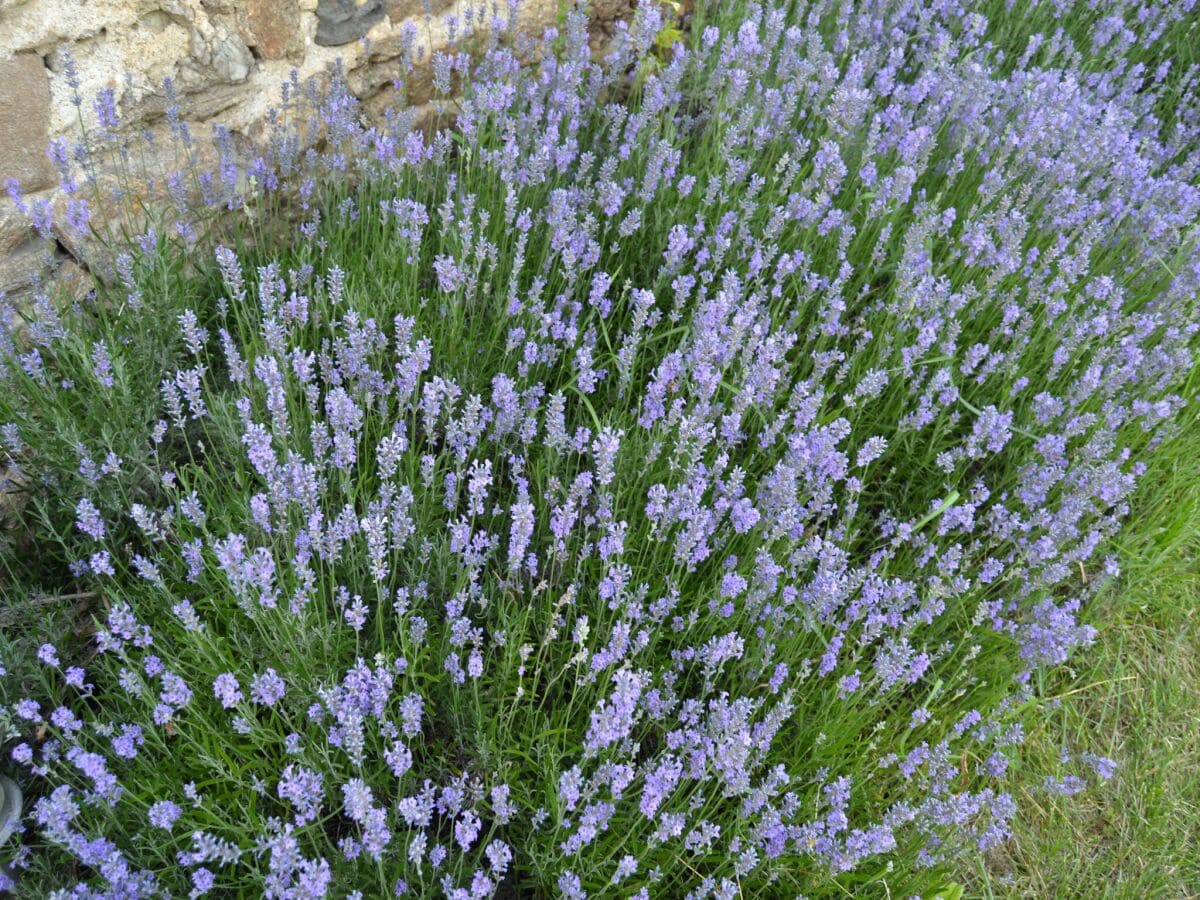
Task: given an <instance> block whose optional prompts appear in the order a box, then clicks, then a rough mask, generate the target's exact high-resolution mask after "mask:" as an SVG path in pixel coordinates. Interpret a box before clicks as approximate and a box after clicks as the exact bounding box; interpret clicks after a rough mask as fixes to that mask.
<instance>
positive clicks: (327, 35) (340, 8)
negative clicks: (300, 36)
mask: <svg viewBox="0 0 1200 900" xmlns="http://www.w3.org/2000/svg"><path fill="white" fill-rule="evenodd" d="M383 17H384V11H383V0H319V2H318V3H317V36H316V42H317V43H318V44H320V45H321V46H322V47H336V46H338V45H340V44H349V43H350V42H351V41H356V40H358V39H359V38H361V37H362V36H363V35H364V34H366V33H367V32H368V31H370V30H371V26H373V25H374V24H375V23H377V22H381V21H383Z"/></svg>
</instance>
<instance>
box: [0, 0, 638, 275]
mask: <svg viewBox="0 0 1200 900" xmlns="http://www.w3.org/2000/svg"><path fill="white" fill-rule="evenodd" d="M635 2H636V0H590V2H589V0H521V2H520V3H519V4H518V6H517V11H516V15H517V22H518V25H519V27H520V28H522V29H523V30H527V31H531V32H535V33H540V31H541V30H542V29H543V28H544V27H545V26H547V25H549V24H552V23H553V22H554V21H555V20H556V18H557V17H558V16H559V15H561V14H562V13H563V12H564V11H566V10H567V9H569V8H571V7H576V6H579V7H586V8H587V10H588V12H589V14H590V15H591V17H592V33H593V41H594V45H595V46H596V47H598V46H599V45H601V44H603V43H604V41H605V40H606V37H607V36H608V35H611V29H612V26H613V24H614V23H615V21H616V20H617V19H618V18H620V17H622V16H625V15H628V13H629V12H630V9H631V8H632V6H633V5H634V4H635ZM497 8H499V10H500V11H501V12H502V13H503V14H504V15H507V14H508V0H499V2H498V3H497V2H496V0H486V2H485V3H483V4H480V3H478V2H470V0H459V2H454V0H433V2H430V0H0V183H3V182H5V181H7V180H8V179H9V178H16V179H18V180H19V182H20V185H21V192H22V193H23V194H24V195H25V197H26V199H27V200H37V199H46V200H48V201H49V202H50V204H51V205H52V206H53V207H54V208H55V209H56V211H59V212H61V211H62V208H63V206H64V205H65V202H66V195H65V194H64V192H63V191H62V190H61V188H60V185H59V181H60V176H59V173H58V171H57V170H56V168H55V166H54V165H53V164H52V162H51V159H50V158H49V157H48V155H47V152H46V149H47V145H48V142H50V141H51V140H52V139H55V138H64V139H66V140H67V141H68V142H69V144H74V143H75V142H77V141H78V140H79V139H80V136H81V133H82V132H81V128H82V129H83V131H86V132H87V133H88V134H90V135H93V136H94V135H96V134H97V132H98V131H99V129H100V126H101V122H100V121H99V120H98V113H97V111H96V109H94V108H93V103H92V99H93V98H94V97H95V96H96V94H97V92H98V91H102V90H107V91H111V92H112V93H111V96H112V100H113V104H114V106H115V111H116V113H117V114H118V116H119V122H120V133H119V134H118V135H117V136H116V137H115V138H113V139H111V140H110V142H109V146H110V148H111V147H112V146H115V145H120V144H122V143H123V144H124V145H125V146H129V145H132V144H133V142H134V141H135V140H137V141H140V140H141V138H142V137H143V136H144V134H145V133H146V132H149V133H150V134H151V135H153V134H155V133H156V132H157V133H163V134H165V133H166V131H167V122H166V118H165V112H166V110H167V108H168V100H167V98H166V97H165V96H164V91H163V84H164V79H167V78H169V79H171V82H172V84H173V85H174V88H175V91H176V92H177V99H176V101H175V102H176V103H177V104H178V108H179V114H180V116H181V117H182V119H183V120H184V121H186V122H188V123H189V125H190V126H191V128H190V131H191V132H192V134H193V135H194V136H195V138H196V140H197V141H198V142H199V143H200V145H201V146H200V147H199V148H198V149H197V152H198V153H199V154H201V155H203V153H204V150H205V141H207V142H208V144H207V146H208V149H211V137H210V136H209V135H211V125H210V123H211V122H221V123H222V124H225V125H227V126H229V128H230V129H231V130H232V132H233V135H234V138H235V140H236V141H237V142H238V143H239V145H241V146H243V147H244V146H247V145H251V146H252V145H253V144H255V143H259V142H261V141H262V140H263V139H264V136H265V134H266V122H267V120H268V116H269V114H270V110H271V109H272V107H277V106H278V105H279V101H280V88H281V85H282V83H284V82H285V81H289V80H291V78H292V75H293V72H295V73H296V75H297V76H298V78H299V80H300V81H301V82H303V81H305V80H307V79H308V78H309V77H310V76H322V75H323V74H324V73H327V72H328V70H329V69H330V67H331V66H333V65H334V64H335V62H337V61H339V60H340V62H341V64H342V65H343V66H344V69H345V71H346V72H347V75H348V79H347V80H348V83H349V85H350V87H351V89H352V90H353V91H354V92H355V93H356V94H358V95H359V96H360V97H363V98H364V99H366V100H367V101H368V102H367V109H368V110H370V109H379V108H380V107H381V106H382V105H383V104H382V102H381V101H382V99H383V97H384V94H385V91H386V86H387V85H389V84H390V83H391V79H392V78H393V77H394V74H395V70H397V69H398V57H400V55H401V53H402V52H403V51H404V49H405V45H404V41H403V37H402V36H403V35H404V34H405V33H406V32H407V33H408V34H410V35H411V34H412V33H413V30H414V28H415V38H416V47H417V52H418V53H420V54H422V56H423V58H424V59H426V60H427V59H429V57H430V55H431V53H432V51H436V50H437V49H439V48H440V47H443V46H445V45H446V44H447V42H448V40H449V34H448V29H449V27H450V26H449V24H448V22H447V19H448V18H449V17H457V18H458V19H459V20H460V21H461V20H462V19H463V18H464V16H466V17H473V18H474V19H475V21H476V22H480V21H484V19H483V18H481V17H480V13H479V11H480V10H482V11H483V13H484V14H486V16H487V20H488V21H490V17H491V14H492V11H493V10H495V9H497ZM420 92H421V91H420V89H419V88H418V90H417V93H418V94H420ZM77 96H80V97H82V98H83V102H82V103H81V104H80V105H78V106H77V105H76V103H75V98H76V97H77ZM408 99H409V101H410V102H413V103H418V104H419V103H425V102H427V101H428V100H429V97H428V96H413V94H412V93H411V92H410V94H409V97H408ZM167 143H169V142H167V141H157V142H153V143H151V144H150V145H149V146H164V145H166V144H167ZM145 146H147V145H146V144H145V143H144V142H142V143H140V144H139V147H140V149H139V151H138V159H139V160H141V161H142V163H143V164H144V165H149V166H151V167H153V166H154V165H155V161H154V160H153V159H151V160H149V161H147V160H146V151H145V149H144V148H145ZM55 235H56V237H57V238H58V240H57V242H54V243H55V246H54V247H50V248H49V249H48V244H49V243H50V242H47V241H46V240H41V239H38V238H37V235H36V233H35V232H34V231H33V230H32V228H31V226H30V224H29V222H28V221H27V216H25V215H23V214H22V213H20V212H19V211H18V209H17V208H16V207H15V205H14V202H13V201H12V200H11V199H10V198H9V197H8V196H7V195H4V194H0V291H5V292H7V293H8V294H9V296H10V297H11V296H14V295H19V294H21V293H27V292H29V291H30V289H31V287H32V286H33V285H34V284H35V282H36V280H37V278H39V277H40V276H39V273H40V272H43V271H44V270H46V269H47V268H49V269H50V270H53V269H58V270H59V271H60V272H64V271H65V272H72V271H75V270H76V269H77V265H76V262H77V261H74V260H72V253H73V252H75V251H76V249H77V248H75V247H73V246H72V242H71V241H70V240H69V239H68V238H66V236H65V235H64V234H62V233H60V232H58V231H57V230H56V232H55Z"/></svg>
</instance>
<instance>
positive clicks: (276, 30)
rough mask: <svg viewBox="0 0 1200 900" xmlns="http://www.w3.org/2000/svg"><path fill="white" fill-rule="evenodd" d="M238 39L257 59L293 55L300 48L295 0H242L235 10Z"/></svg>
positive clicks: (298, 16)
mask: <svg viewBox="0 0 1200 900" xmlns="http://www.w3.org/2000/svg"><path fill="white" fill-rule="evenodd" d="M239 12H240V17H239V20H238V21H239V22H240V24H241V27H242V38H243V39H244V40H245V41H246V43H247V44H249V45H250V46H251V47H253V48H254V50H255V52H256V53H257V54H258V56H259V57H260V58H261V59H284V58H295V57H296V56H297V55H298V54H302V53H303V51H304V33H303V32H302V31H301V29H300V8H299V7H298V6H297V5H296V2H295V0H246V2H245V3H244V4H242V6H241V8H240V9H239Z"/></svg>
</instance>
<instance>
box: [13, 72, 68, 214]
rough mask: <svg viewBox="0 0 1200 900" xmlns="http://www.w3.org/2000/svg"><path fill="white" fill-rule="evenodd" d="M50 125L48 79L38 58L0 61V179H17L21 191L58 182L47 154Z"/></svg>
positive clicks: (33, 189)
mask: <svg viewBox="0 0 1200 900" xmlns="http://www.w3.org/2000/svg"><path fill="white" fill-rule="evenodd" d="M49 127H50V82H49V79H48V78H47V75H46V67H45V66H44V65H43V64H42V60H41V57H39V56H36V55H35V54H32V53H19V54H17V55H16V56H14V57H13V58H12V59H6V60H0V181H3V180H7V179H9V178H16V179H17V180H18V181H20V182H21V189H22V190H24V191H38V190H41V189H42V188H47V187H50V186H51V185H53V184H55V183H56V182H57V177H56V174H55V171H54V166H52V165H51V164H50V160H49V159H48V158H47V157H46V142H47V141H48V139H49Z"/></svg>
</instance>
